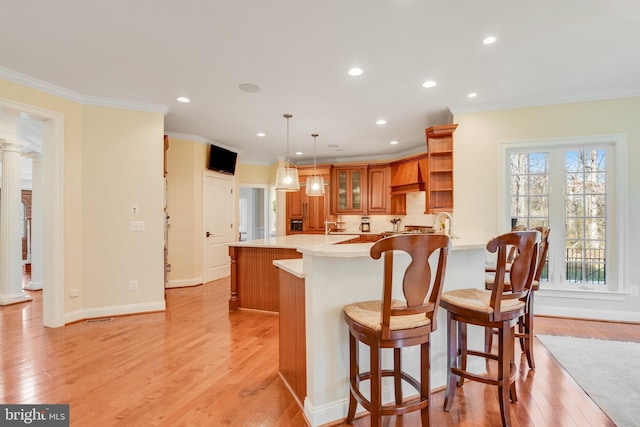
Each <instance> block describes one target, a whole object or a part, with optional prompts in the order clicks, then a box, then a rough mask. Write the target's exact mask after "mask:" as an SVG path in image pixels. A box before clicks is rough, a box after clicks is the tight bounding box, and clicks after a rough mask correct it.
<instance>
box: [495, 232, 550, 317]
mask: <svg viewBox="0 0 640 427" xmlns="http://www.w3.org/2000/svg"><path fill="white" fill-rule="evenodd" d="M539 244H540V232H539V231H537V230H531V231H514V232H511V233H506V234H502V235H500V236H497V237H495V238H493V239H491V240H490V241H489V243H487V250H488V251H489V252H492V253H493V252H496V251H497V252H498V255H497V260H496V274H495V279H494V283H493V287H492V289H491V307H492V308H493V313H494V320H496V321H498V320H500V317H501V313H502V310H501V309H500V307H501V304H502V301H505V300H512V299H526V298H527V296H528V294H529V290H530V289H531V284H532V283H533V278H534V275H535V273H536V265H537V263H538V246H539ZM510 247H515V248H516V254H515V257H514V259H513V261H512V262H511V269H510V270H509V271H508V272H507V268H506V264H507V258H508V252H509V251H510ZM507 274H508V275H509V283H510V285H511V287H510V289H511V290H510V292H504V283H505V276H506V275H507Z"/></svg>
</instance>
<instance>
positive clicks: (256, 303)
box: [229, 234, 354, 313]
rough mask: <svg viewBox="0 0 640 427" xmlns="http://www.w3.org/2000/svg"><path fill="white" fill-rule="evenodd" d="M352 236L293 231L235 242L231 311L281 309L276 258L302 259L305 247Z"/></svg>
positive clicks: (231, 249)
mask: <svg viewBox="0 0 640 427" xmlns="http://www.w3.org/2000/svg"><path fill="white" fill-rule="evenodd" d="M353 237H354V236H350V235H340V236H336V235H328V236H325V235H322V234H293V235H289V236H280V237H270V238H266V239H257V240H251V241H248V242H235V243H231V244H230V245H229V257H230V258H231V298H230V299H229V311H235V310H237V309H238V308H248V309H252V310H262V311H271V312H276V313H277V312H278V311H279V310H280V297H279V291H278V289H279V288H278V271H277V270H276V267H275V266H274V265H273V261H274V260H280V259H294V258H302V254H301V253H300V252H298V250H297V249H298V248H299V247H301V246H305V247H314V246H318V245H326V244H329V245H331V244H335V243H342V242H346V241H348V240H350V239H352V238H353Z"/></svg>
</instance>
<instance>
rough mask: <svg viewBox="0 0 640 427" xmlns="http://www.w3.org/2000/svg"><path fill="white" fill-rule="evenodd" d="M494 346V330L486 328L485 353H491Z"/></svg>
mask: <svg viewBox="0 0 640 427" xmlns="http://www.w3.org/2000/svg"><path fill="white" fill-rule="evenodd" d="M492 346H493V328H489V327H486V328H484V352H485V353H491V347H492Z"/></svg>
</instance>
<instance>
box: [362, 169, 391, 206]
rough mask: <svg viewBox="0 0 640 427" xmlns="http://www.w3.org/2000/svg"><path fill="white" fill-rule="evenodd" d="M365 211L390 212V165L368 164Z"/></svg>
mask: <svg viewBox="0 0 640 427" xmlns="http://www.w3.org/2000/svg"><path fill="white" fill-rule="evenodd" d="M367 178H368V179H367V186H368V189H367V203H368V208H367V211H368V212H369V213H377V214H387V213H389V212H390V199H391V188H390V186H391V167H390V166H388V165H386V166H369V169H368V177H367Z"/></svg>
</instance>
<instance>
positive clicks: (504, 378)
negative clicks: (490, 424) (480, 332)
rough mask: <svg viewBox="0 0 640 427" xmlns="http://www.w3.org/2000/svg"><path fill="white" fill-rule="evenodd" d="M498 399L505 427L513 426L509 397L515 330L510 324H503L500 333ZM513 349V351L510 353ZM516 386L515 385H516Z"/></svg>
mask: <svg viewBox="0 0 640 427" xmlns="http://www.w3.org/2000/svg"><path fill="white" fill-rule="evenodd" d="M498 337H499V338H498V399H499V403H500V417H501V418H502V425H503V427H510V426H511V412H510V408H509V397H510V396H509V395H510V393H511V391H512V390H511V384H510V380H509V379H510V378H511V362H512V360H513V341H514V338H515V337H514V334H513V329H512V328H511V327H510V326H509V322H502V327H501V328H500V330H499V331H498ZM509 349H511V351H509ZM514 384H515V383H514Z"/></svg>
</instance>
